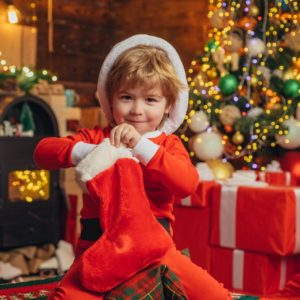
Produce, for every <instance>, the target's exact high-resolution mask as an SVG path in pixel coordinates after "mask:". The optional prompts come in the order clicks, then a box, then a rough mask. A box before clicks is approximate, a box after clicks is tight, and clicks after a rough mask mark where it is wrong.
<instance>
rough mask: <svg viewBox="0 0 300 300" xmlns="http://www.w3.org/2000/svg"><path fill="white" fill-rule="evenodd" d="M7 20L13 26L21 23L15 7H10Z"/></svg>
mask: <svg viewBox="0 0 300 300" xmlns="http://www.w3.org/2000/svg"><path fill="white" fill-rule="evenodd" d="M7 18H8V22H9V23H11V24H16V23H18V22H19V18H18V10H17V9H16V8H15V7H14V5H8V9H7Z"/></svg>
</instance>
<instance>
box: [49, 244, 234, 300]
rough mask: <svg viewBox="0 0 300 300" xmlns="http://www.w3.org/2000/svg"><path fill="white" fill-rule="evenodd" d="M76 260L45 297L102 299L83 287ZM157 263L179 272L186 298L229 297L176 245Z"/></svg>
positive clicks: (225, 299)
mask: <svg viewBox="0 0 300 300" xmlns="http://www.w3.org/2000/svg"><path fill="white" fill-rule="evenodd" d="M92 243H93V242H89V241H80V242H79V244H78V249H77V253H78V254H79V255H80V253H81V252H82V251H84V249H85V248H86V247H88V246H89V245H91V244H92ZM77 257H78V256H77ZM77 261H78V259H76V260H75V262H74V263H73V265H72V267H71V268H70V270H69V271H68V272H67V274H66V275H65V276H64V278H63V279H62V281H61V282H60V285H59V286H58V287H57V288H56V289H54V290H53V292H52V294H51V295H50V296H49V298H48V300H62V299H64V300H74V299H84V300H99V299H104V296H103V295H101V294H98V293H93V292H90V291H88V290H86V289H84V288H83V286H82V285H81V283H80V279H79V275H78V274H79V271H78V264H77ZM160 264H165V265H167V266H168V267H169V268H170V269H171V270H172V272H174V273H175V274H176V275H177V276H178V278H179V279H180V281H181V283H182V285H183V286H184V288H185V290H186V293H187V296H188V299H189V300H208V299H209V300H228V299H231V297H230V295H229V292H228V290H226V289H225V288H223V286H222V284H220V283H219V282H218V281H216V280H215V279H214V278H213V277H212V276H210V275H209V274H208V273H207V271H205V270H204V269H202V268H200V267H199V266H197V265H195V264H194V263H192V262H191V260H190V259H189V258H188V257H187V256H185V255H183V254H182V253H181V252H180V251H178V250H176V248H175V246H174V247H173V248H171V249H170V250H169V251H168V252H167V254H166V255H165V256H164V257H163V258H162V260H161V261H160Z"/></svg>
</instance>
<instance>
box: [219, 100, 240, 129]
mask: <svg viewBox="0 0 300 300" xmlns="http://www.w3.org/2000/svg"><path fill="white" fill-rule="evenodd" d="M240 117H241V112H240V110H239V108H238V107H236V106H235V105H231V104H230V105H226V106H224V107H223V108H222V112H221V114H220V115H219V119H220V121H221V123H222V124H223V125H230V126H232V125H233V124H234V123H235V122H236V121H237V120H238V119H239V118H240Z"/></svg>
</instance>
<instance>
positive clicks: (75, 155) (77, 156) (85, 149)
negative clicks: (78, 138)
mask: <svg viewBox="0 0 300 300" xmlns="http://www.w3.org/2000/svg"><path fill="white" fill-rule="evenodd" d="M96 146H97V145H94V144H88V143H84V142H78V143H76V144H75V146H74V147H73V149H72V152H71V160H72V163H73V165H74V166H76V165H77V164H78V163H79V162H80V161H81V160H82V159H83V158H84V157H85V156H86V155H87V154H88V153H89V152H91V151H92V150H93V149H94V148H95V147H96Z"/></svg>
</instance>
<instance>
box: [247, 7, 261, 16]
mask: <svg viewBox="0 0 300 300" xmlns="http://www.w3.org/2000/svg"><path fill="white" fill-rule="evenodd" d="M258 15H259V8H258V7H257V6H256V5H254V4H252V5H250V7H249V16H251V17H257V16H258Z"/></svg>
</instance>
